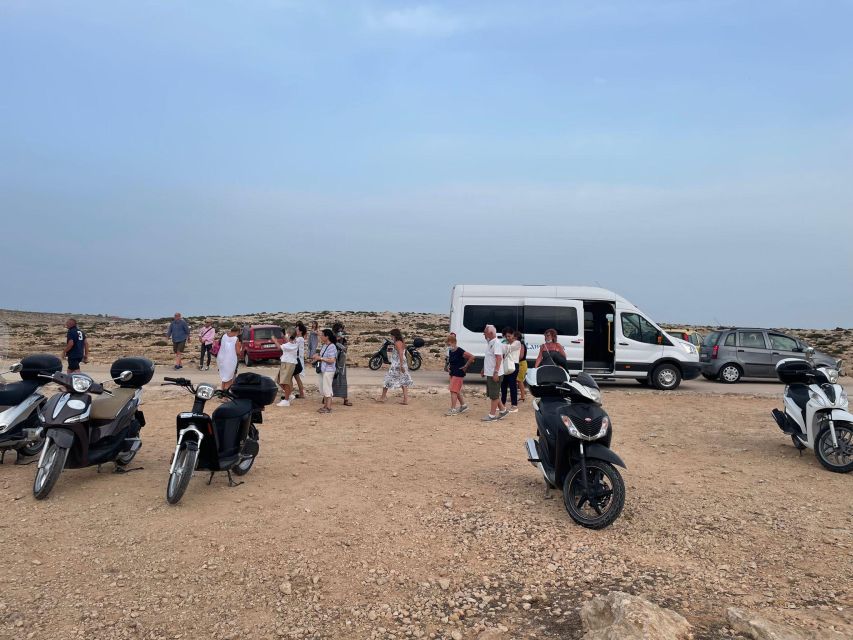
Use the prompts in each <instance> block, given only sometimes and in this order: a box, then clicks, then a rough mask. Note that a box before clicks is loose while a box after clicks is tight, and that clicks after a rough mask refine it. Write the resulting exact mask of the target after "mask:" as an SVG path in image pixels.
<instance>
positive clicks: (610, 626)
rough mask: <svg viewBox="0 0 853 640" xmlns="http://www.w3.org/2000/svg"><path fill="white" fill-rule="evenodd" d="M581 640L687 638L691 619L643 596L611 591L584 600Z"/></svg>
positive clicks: (684, 639)
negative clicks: (688, 619) (688, 620)
mask: <svg viewBox="0 0 853 640" xmlns="http://www.w3.org/2000/svg"><path fill="white" fill-rule="evenodd" d="M581 622H582V623H583V628H584V630H585V631H586V633H585V634H584V635H583V638H582V640H687V638H688V637H689V635H690V623H688V622H687V620H685V619H684V618H683V617H682V616H680V615H679V614H677V613H675V612H674V611H670V610H669V609H663V608H661V607H659V606H657V605H656V604H654V603H652V602H649V601H648V600H645V599H643V598H640V597H637V596H632V595H630V594H627V593H623V592H621V591H611V592H610V593H608V594H607V595H606V596H599V597H597V598H594V599H592V600H590V601H589V602H586V603H584V605H583V607H581Z"/></svg>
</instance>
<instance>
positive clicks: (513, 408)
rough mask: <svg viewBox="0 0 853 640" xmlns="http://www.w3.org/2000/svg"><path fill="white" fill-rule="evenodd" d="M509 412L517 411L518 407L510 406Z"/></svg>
mask: <svg viewBox="0 0 853 640" xmlns="http://www.w3.org/2000/svg"><path fill="white" fill-rule="evenodd" d="M509 412H510V413H518V407H512V408H511V409H510V410H509Z"/></svg>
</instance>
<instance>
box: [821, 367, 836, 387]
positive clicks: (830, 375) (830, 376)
mask: <svg viewBox="0 0 853 640" xmlns="http://www.w3.org/2000/svg"><path fill="white" fill-rule="evenodd" d="M824 371H825V372H826V379H827V380H829V384H835V383H836V382H838V369H829V368H827V369H824Z"/></svg>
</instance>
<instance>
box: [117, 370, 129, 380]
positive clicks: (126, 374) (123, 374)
mask: <svg viewBox="0 0 853 640" xmlns="http://www.w3.org/2000/svg"><path fill="white" fill-rule="evenodd" d="M132 377H133V371H122V372H121V375H120V376H119V377H118V379H119V380H121V381H122V382H127V381H128V380H130V379H131V378H132Z"/></svg>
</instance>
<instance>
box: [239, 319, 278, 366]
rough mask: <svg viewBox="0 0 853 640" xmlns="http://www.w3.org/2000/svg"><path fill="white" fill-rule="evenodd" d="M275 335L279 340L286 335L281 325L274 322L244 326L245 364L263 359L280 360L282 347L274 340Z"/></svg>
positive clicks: (248, 364) (250, 364) (249, 364)
mask: <svg viewBox="0 0 853 640" xmlns="http://www.w3.org/2000/svg"><path fill="white" fill-rule="evenodd" d="M273 336H275V337H276V338H278V339H279V340H281V339H282V338H283V337H284V332H283V331H282V330H281V327H279V326H277V325H274V324H253V325H252V326H251V327H244V328H243V336H242V338H241V340H242V341H243V364H245V365H246V366H247V367H250V366H252V365H253V364H254V363H255V362H260V361H261V360H278V359H279V358H281V349H280V348H279V347H278V346H277V345H276V343H275V342H273V341H272V337H273Z"/></svg>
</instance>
